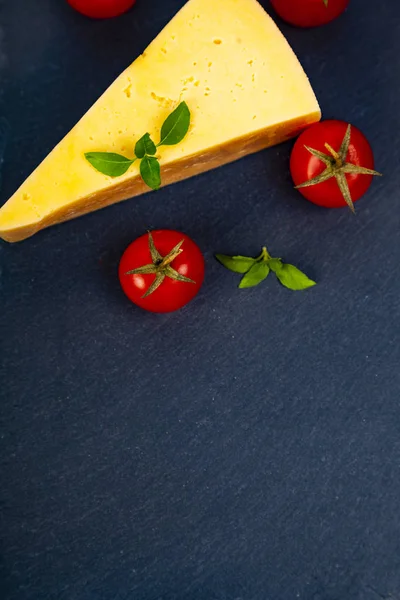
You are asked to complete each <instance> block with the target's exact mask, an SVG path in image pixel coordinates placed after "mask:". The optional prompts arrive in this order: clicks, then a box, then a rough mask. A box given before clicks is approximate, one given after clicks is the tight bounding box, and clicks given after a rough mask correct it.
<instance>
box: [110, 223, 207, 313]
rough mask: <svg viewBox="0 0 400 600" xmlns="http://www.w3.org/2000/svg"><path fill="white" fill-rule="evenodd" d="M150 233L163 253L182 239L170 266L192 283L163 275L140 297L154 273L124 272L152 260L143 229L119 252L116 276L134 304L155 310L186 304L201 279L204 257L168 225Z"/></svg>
mask: <svg viewBox="0 0 400 600" xmlns="http://www.w3.org/2000/svg"><path fill="white" fill-rule="evenodd" d="M151 233H152V236H153V240H154V245H155V247H156V249H157V250H158V252H159V253H160V254H161V256H163V257H164V256H166V255H167V254H168V253H169V252H170V251H171V250H172V249H173V248H174V247H175V246H176V245H177V244H178V243H179V242H180V241H181V240H184V241H183V244H182V246H181V249H182V252H181V254H179V256H177V257H176V258H175V259H174V260H173V261H172V262H171V267H172V268H173V269H175V271H177V272H178V273H179V274H181V275H184V276H185V277H188V278H189V279H192V280H193V281H194V282H195V283H188V282H183V281H175V280H173V279H170V278H169V277H165V279H164V281H163V282H162V283H161V285H160V287H158V288H157V289H156V290H155V291H154V292H153V293H152V294H150V295H149V296H146V297H143V295H144V294H145V293H146V291H147V290H148V288H149V287H150V285H151V284H152V283H153V281H154V280H155V275H154V274H146V275H138V274H130V275H127V272H128V271H131V270H133V269H137V268H139V267H142V266H144V265H148V264H151V263H152V258H151V253H150V248H149V234H147V233H146V234H145V235H142V236H141V237H139V238H137V239H136V240H135V241H134V242H132V244H130V245H129V246H128V247H127V249H126V250H125V252H124V253H123V255H122V258H121V261H120V264H119V270H118V276H119V280H120V283H121V287H122V289H123V291H124V292H125V294H126V296H127V297H128V298H129V299H130V300H131V302H133V303H134V304H136V305H137V306H140V307H141V308H143V309H144V310H147V311H150V312H155V313H167V312H173V311H175V310H178V309H180V308H182V307H183V306H185V305H186V304H188V302H190V301H191V300H193V298H194V297H195V296H196V295H197V294H198V292H199V290H200V288H201V286H202V283H203V281H204V271H205V265H204V258H203V255H202V253H201V250H200V248H199V247H198V246H197V244H195V242H194V241H193V240H192V239H191V238H190V237H189V236H187V235H185V234H184V233H180V232H179V231H173V230H169V229H159V230H156V231H152V232H151Z"/></svg>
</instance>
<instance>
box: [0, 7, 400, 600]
mask: <svg viewBox="0 0 400 600" xmlns="http://www.w3.org/2000/svg"><path fill="white" fill-rule="evenodd" d="M182 5H183V0H138V3H137V6H136V8H135V10H133V11H132V12H131V13H129V14H127V15H126V16H124V17H121V18H119V19H116V20H110V21H107V22H91V21H89V20H87V19H84V18H82V17H81V16H79V15H78V14H75V13H74V12H73V11H71V10H70V9H69V8H68V7H67V5H66V3H65V2H63V1H61V0H35V1H33V0H13V1H12V2H11V1H10V2H8V0H7V2H4V1H3V3H2V4H0V81H1V86H0V115H1V116H3V118H5V119H6V120H7V122H8V124H9V134H10V135H9V139H8V144H7V146H6V147H5V156H4V169H3V177H2V180H3V183H2V189H1V191H0V200H1V202H3V201H5V200H6V198H7V197H8V195H10V194H11V193H12V192H13V191H14V189H15V188H16V187H17V186H18V185H19V183H20V182H21V181H22V180H23V178H24V177H25V176H26V175H28V174H29V172H30V171H31V169H32V168H33V167H34V166H35V165H36V164H37V163H38V162H39V161H40V159H41V158H42V157H43V156H44V155H45V154H46V153H47V151H49V150H50V149H51V148H52V146H53V145H54V144H55V143H56V142H57V141H58V140H59V139H60V138H61V136H62V135H63V134H64V133H66V132H67V131H68V129H69V128H70V127H71V126H72V125H73V124H74V123H75V121H76V120H77V119H78V118H79V117H80V115H81V114H82V113H83V112H84V111H85V109H86V108H87V107H89V106H90V104H91V103H92V101H94V100H95V99H96V98H97V96H98V95H99V94H100V93H101V92H102V91H103V90H104V89H105V87H106V86H107V85H108V84H109V83H110V82H111V81H112V80H113V78H114V77H115V76H116V75H117V74H118V73H119V72H120V71H121V70H122V69H123V68H124V67H125V66H127V65H128V64H129V62H130V61H131V60H132V59H133V58H135V56H137V55H138V54H139V53H140V52H141V51H142V50H143V49H144V48H145V46H146V45H147V44H148V43H149V42H150V41H151V39H152V38H153V37H154V36H155V35H156V34H157V33H158V31H159V30H160V29H161V28H162V27H163V25H164V24H166V23H167V21H168V20H169V19H170V18H171V17H172V16H173V15H174V13H175V12H176V11H177V10H178V9H179V8H180V7H181V6H182ZM282 29H283V31H284V33H285V34H286V35H287V37H288V39H289V40H290V42H291V44H292V45H293V47H294V49H295V50H296V52H297V53H298V55H299V57H300V59H301V60H302V62H303V64H304V66H305V68H306V70H307V72H308V74H309V76H310V78H311V80H312V83H313V85H314V87H315V90H316V92H317V95H318V97H319V99H320V102H321V105H322V108H323V111H324V115H325V117H337V118H343V119H346V120H350V121H352V122H353V123H354V124H356V125H358V126H359V127H360V128H361V129H362V130H363V131H364V132H365V133H366V135H367V136H368V138H369V139H370V140H371V142H372V144H373V147H374V150H375V153H376V157H377V167H378V168H379V169H380V170H382V171H384V173H385V177H384V178H382V180H379V181H378V180H377V181H375V182H374V185H373V188H372V189H371V191H370V192H369V193H368V195H367V197H366V198H365V199H364V200H362V201H361V202H360V203H359V204H358V215H357V217H356V218H354V217H353V216H352V215H351V214H350V211H347V210H340V211H324V210H321V209H318V208H316V207H313V206H311V205H310V204H308V203H307V202H305V201H303V200H302V199H301V198H300V196H299V195H298V194H297V193H296V192H295V191H294V190H292V188H291V184H290V180H289V176H288V169H287V166H288V157H289V153H290V148H291V144H290V143H289V144H285V145H282V146H280V147H277V148H273V149H270V150H268V151H265V152H262V153H260V154H257V155H256V156H252V157H248V158H246V159H244V160H242V161H241V162H239V163H237V164H234V165H230V166H227V167H225V168H223V169H220V170H217V171H214V172H212V173H208V174H205V175H203V176H200V177H198V178H195V179H192V180H190V181H185V182H183V183H180V184H177V185H174V186H172V187H169V188H167V189H163V190H161V191H160V192H159V193H157V194H153V195H148V196H145V197H142V198H139V199H136V200H133V201H128V202H126V203H122V204H120V205H117V206H114V207H111V208H109V209H107V210H104V211H100V212H99V213H95V214H92V215H89V216H87V217H84V218H82V219H79V220H76V221H73V222H70V223H67V224H64V225H62V226H59V227H55V228H53V229H49V230H47V231H45V232H42V233H41V234H39V235H37V236H35V237H34V238H32V239H30V240H27V241H25V242H23V243H21V244H17V245H7V244H5V243H1V245H0V253H1V257H0V259H1V312H0V320H1V322H0V327H1V338H0V344H1V354H2V370H1V388H0V389H1V391H0V394H1V405H0V406H1V409H0V410H1V434H0V441H1V447H0V456H1V459H0V461H1V489H0V507H1V532H0V540H1V541H0V543H1V555H2V562H1V576H0V582H1V583H0V588H1V595H0V596H1V598H2V599H4V600H47V599H48V600H157V599H158V600H188V599H190V600H293V599H295V598H300V599H303V600H379V598H392V599H397V598H399V597H400V516H399V509H400V435H399V434H400V407H399V399H400V398H399V397H400V394H399V383H400V382H399V362H400V361H399V359H400V352H399V308H400V301H399V292H400V278H399V262H400V248H399V209H398V197H399V186H400V179H399V178H400V174H399V162H400V156H399V148H400V146H399V143H398V136H399V133H398V132H399V130H400V111H399V91H400V80H399V75H400V73H399V66H400V53H399V38H400V3H399V2H398V1H397V0H380V1H379V3H377V2H374V1H373V0H352V2H351V8H350V10H349V11H348V13H347V14H346V15H345V16H343V17H342V18H341V19H340V20H338V21H337V22H335V23H333V24H331V25H330V26H327V27H325V28H323V29H317V30H312V31H300V30H296V29H292V28H290V27H288V26H285V25H283V24H282ZM222 109H223V107H222ZM156 227H171V228H176V229H179V230H182V231H185V232H186V233H188V234H189V235H191V236H193V238H194V239H195V240H196V241H197V242H198V244H199V245H200V246H201V248H202V249H203V250H204V252H205V256H206V261H207V277H206V282H205V285H204V288H203V290H202V292H201V294H200V295H199V296H198V298H197V299H196V300H195V301H194V302H193V303H192V304H191V305H190V306H189V307H187V308H186V309H184V310H182V311H181V312H180V313H178V314H174V315H169V316H168V315H167V316H155V315H150V314H145V313H143V312H141V311H140V310H136V309H135V308H134V307H133V306H132V305H130V304H129V302H127V301H126V299H125V298H124V296H123V295H122V293H121V291H120V289H119V285H118V281H117V277H116V269H117V264H118V260H119V257H120V255H121V253H122V251H123V250H124V248H125V247H126V246H127V244H128V243H129V242H130V241H131V240H132V239H134V238H135V237H136V236H138V235H139V234H141V233H143V232H144V231H145V230H146V229H147V228H156ZM264 243H267V244H268V246H269V248H270V249H271V251H272V252H274V253H276V254H277V255H280V256H283V257H285V258H286V259H287V260H288V261H290V262H295V263H296V264H298V265H299V266H300V267H301V268H303V269H304V270H306V271H307V273H308V274H309V275H310V276H312V277H314V278H316V279H317V280H318V282H319V285H318V287H317V288H315V289H313V290H311V291H309V292H307V293H291V292H289V291H287V290H285V289H283V288H281V287H279V285H278V284H277V283H275V282H274V281H272V280H271V281H269V282H268V283H266V284H265V285H264V286H263V287H262V288H259V289H255V290H253V291H240V292H239V291H238V290H237V289H236V288H235V286H236V284H237V279H236V277H235V276H234V275H232V274H230V273H229V272H227V271H225V270H224V269H223V268H222V267H220V266H219V265H218V264H217V263H216V262H215V261H214V260H213V258H212V255H213V252H214V251H220V252H225V253H230V252H232V253H235V252H241V253H250V254H255V253H257V252H258V251H259V248H260V246H261V245H262V244H264Z"/></svg>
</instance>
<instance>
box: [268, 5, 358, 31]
mask: <svg viewBox="0 0 400 600" xmlns="http://www.w3.org/2000/svg"><path fill="white" fill-rule="evenodd" d="M349 2H350V0H325V1H324V0H271V4H272V6H273V7H274V9H275V10H276V12H277V13H278V15H279V16H280V17H281V18H282V19H283V20H284V21H287V23H290V24H291V25H295V26H296V27H316V26H318V25H325V24H326V23H329V22H330V21H333V19H336V17H338V16H339V15H340V14H342V12H343V11H344V10H345V9H346V8H347V6H348V4H349Z"/></svg>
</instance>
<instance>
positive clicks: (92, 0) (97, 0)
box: [67, 0, 136, 19]
mask: <svg viewBox="0 0 400 600" xmlns="http://www.w3.org/2000/svg"><path fill="white" fill-rule="evenodd" d="M67 2H68V4H70V6H72V8H74V9H75V10H77V11H78V12H80V13H81V14H82V15H85V16H86V17H90V18H91V19H110V18H111V17H118V16H119V15H122V14H123V13H125V12H126V11H127V10H129V9H130V8H131V7H132V6H133V5H134V4H135V3H136V0H67Z"/></svg>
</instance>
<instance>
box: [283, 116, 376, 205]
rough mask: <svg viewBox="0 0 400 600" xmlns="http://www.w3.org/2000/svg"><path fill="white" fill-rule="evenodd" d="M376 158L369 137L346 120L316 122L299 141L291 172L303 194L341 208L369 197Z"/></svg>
mask: <svg viewBox="0 0 400 600" xmlns="http://www.w3.org/2000/svg"><path fill="white" fill-rule="evenodd" d="M373 169H374V156H373V153H372V149H371V146H370V145H369V143H368V140H367V139H366V137H365V136H364V135H363V134H362V133H361V131H360V130H359V129H357V127H354V126H352V125H349V124H348V123H346V122H344V121H335V120H330V121H321V122H320V123H315V124H314V125H312V126H311V127H309V128H308V129H306V130H305V131H303V133H302V134H301V135H300V136H299V137H298V138H297V140H296V142H295V145H294V147H293V150H292V154H291V157H290V172H291V174H292V178H293V181H294V184H295V185H296V187H297V189H298V190H299V192H300V193H301V194H302V195H303V196H304V197H305V198H307V200H310V202H313V203H314V204H319V205H320V206H325V207H327V208H340V207H342V206H346V204H347V205H348V206H349V207H350V208H351V209H352V210H353V212H354V206H353V203H354V202H356V201H357V200H359V199H360V198H361V196H363V195H364V194H365V192H366V191H367V190H368V188H369V186H370V185H371V182H372V178H373V175H380V173H377V172H376V171H374V170H373Z"/></svg>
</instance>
